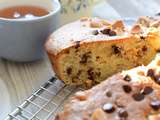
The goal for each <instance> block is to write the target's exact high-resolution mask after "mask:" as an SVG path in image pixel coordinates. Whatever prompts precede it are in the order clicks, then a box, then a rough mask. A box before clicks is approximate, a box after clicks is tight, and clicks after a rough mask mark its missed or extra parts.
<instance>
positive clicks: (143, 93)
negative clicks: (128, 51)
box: [55, 56, 160, 120]
mask: <svg viewBox="0 0 160 120" xmlns="http://www.w3.org/2000/svg"><path fill="white" fill-rule="evenodd" d="M55 120H160V56H157V58H156V59H155V60H154V61H153V62H152V63H151V64H150V65H148V66H141V67H137V68H134V69H131V70H128V71H123V72H121V73H118V74H116V75H114V76H112V77H110V78H108V79H107V80H106V81H104V82H102V83H101V84H99V85H97V86H95V87H93V88H92V89H90V90H86V91H80V92H77V93H76V94H75V95H74V96H73V97H72V98H71V99H70V102H69V103H68V104H67V105H65V107H64V111H63V112H61V113H59V114H58V115H57V116H56V118H55Z"/></svg>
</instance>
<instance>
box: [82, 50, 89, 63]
mask: <svg viewBox="0 0 160 120" xmlns="http://www.w3.org/2000/svg"><path fill="white" fill-rule="evenodd" d="M90 54H91V52H87V53H84V54H83V55H82V57H81V60H80V63H81V64H84V63H87V62H88V59H89V58H91V55H90Z"/></svg>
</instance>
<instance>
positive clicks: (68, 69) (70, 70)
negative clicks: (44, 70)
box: [66, 67, 72, 75]
mask: <svg viewBox="0 0 160 120" xmlns="http://www.w3.org/2000/svg"><path fill="white" fill-rule="evenodd" d="M66 71H67V74H68V75H70V74H71V73H72V68H71V67H68V68H67V70H66Z"/></svg>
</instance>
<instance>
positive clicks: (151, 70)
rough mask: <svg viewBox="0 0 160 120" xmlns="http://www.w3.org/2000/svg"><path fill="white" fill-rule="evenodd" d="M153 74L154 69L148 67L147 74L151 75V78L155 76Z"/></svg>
mask: <svg viewBox="0 0 160 120" xmlns="http://www.w3.org/2000/svg"><path fill="white" fill-rule="evenodd" d="M154 74H155V71H154V70H153V69H149V70H148V71H147V76H149V77H151V78H152V79H154V77H155V75H154Z"/></svg>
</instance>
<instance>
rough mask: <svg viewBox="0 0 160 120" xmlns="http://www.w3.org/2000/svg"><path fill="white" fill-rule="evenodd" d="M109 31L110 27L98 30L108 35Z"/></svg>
mask: <svg viewBox="0 0 160 120" xmlns="http://www.w3.org/2000/svg"><path fill="white" fill-rule="evenodd" d="M110 31H111V29H109V28H106V29H103V30H101V31H100V32H101V33H103V34H106V35H109V33H110Z"/></svg>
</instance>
